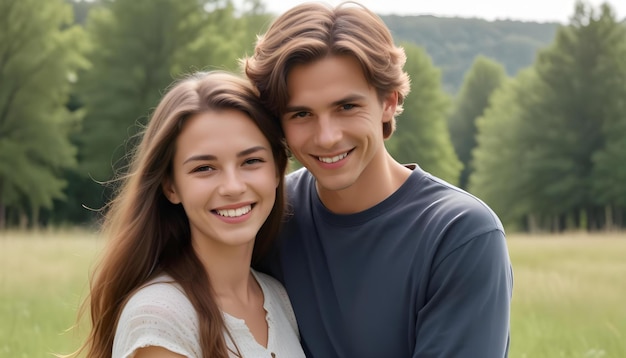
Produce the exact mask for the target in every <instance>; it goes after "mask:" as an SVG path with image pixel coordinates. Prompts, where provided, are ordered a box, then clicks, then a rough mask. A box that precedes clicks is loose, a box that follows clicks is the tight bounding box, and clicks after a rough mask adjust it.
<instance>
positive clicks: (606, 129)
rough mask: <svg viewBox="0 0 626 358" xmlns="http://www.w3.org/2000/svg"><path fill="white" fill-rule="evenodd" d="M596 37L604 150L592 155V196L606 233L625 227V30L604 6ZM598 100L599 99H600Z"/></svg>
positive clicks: (608, 8) (595, 71) (609, 9)
mask: <svg viewBox="0 0 626 358" xmlns="http://www.w3.org/2000/svg"><path fill="white" fill-rule="evenodd" d="M597 21H598V27H599V29H598V32H600V34H599V36H602V37H603V38H604V43H605V45H604V47H603V48H602V51H601V52H600V53H599V54H598V56H599V58H598V60H597V64H596V66H595V68H594V73H595V75H596V77H598V78H599V80H600V81H602V85H601V86H600V84H598V85H599V86H598V89H597V90H598V91H599V92H596V95H597V96H598V97H599V98H604V101H603V106H601V107H599V108H597V109H598V110H599V111H601V112H600V113H599V115H600V116H601V117H602V118H603V123H602V128H601V130H602V135H603V137H604V141H603V146H602V147H601V148H600V149H599V150H597V151H596V152H595V153H593V155H592V164H593V171H592V173H591V183H592V194H593V197H594V198H595V199H596V203H597V204H598V205H602V206H604V208H605V210H604V219H605V220H604V226H605V227H606V228H607V229H611V228H613V227H623V225H624V224H626V220H625V219H626V217H625V216H624V214H626V165H624V163H626V26H618V24H616V23H615V15H614V14H613V11H612V9H611V8H610V7H609V6H608V5H606V4H605V5H603V6H602V8H601V14H600V17H599V18H598V20H597ZM600 96H601V97H600Z"/></svg>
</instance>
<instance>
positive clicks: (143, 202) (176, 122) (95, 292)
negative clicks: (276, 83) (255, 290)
mask: <svg viewBox="0 0 626 358" xmlns="http://www.w3.org/2000/svg"><path fill="white" fill-rule="evenodd" d="M215 109H235V110H239V111H242V112H244V113H245V114H247V115H248V116H249V117H250V118H251V121H252V122H253V123H254V124H255V125H256V126H257V127H258V128H259V129H260V130H261V132H262V133H263V134H264V136H265V137H266V138H267V140H268V141H269V143H270V145H271V147H272V152H273V156H274V159H275V162H276V170H277V173H278V175H279V178H280V182H279V185H278V187H277V189H276V191H277V192H276V202H275V204H274V207H273V208H272V211H271V213H270V215H269V217H268V218H267V220H266V221H265V223H264V224H263V226H262V227H261V229H260V231H259V233H258V234H257V237H256V241H255V248H254V252H253V260H255V259H256V258H258V257H259V255H261V254H262V253H263V251H265V250H266V249H267V248H268V246H269V245H270V244H271V240H272V239H273V238H274V237H275V236H276V234H277V232H278V229H279V227H280V224H281V222H282V215H283V209H284V205H285V204H284V200H285V197H284V182H283V177H284V174H285V170H286V167H287V152H286V149H285V145H284V139H283V138H284V135H283V132H282V130H281V128H280V126H279V124H278V123H277V121H276V120H274V119H273V118H272V117H271V115H270V114H269V113H268V112H267V111H265V110H264V109H263V107H262V106H261V104H260V102H259V99H258V94H257V92H256V91H255V90H254V89H253V87H252V86H251V85H250V84H249V82H248V81H246V80H244V79H242V78H240V77H238V76H235V75H233V74H229V73H225V72H217V71H216V72H209V73H198V74H194V75H192V76H189V77H187V78H185V79H183V80H181V81H180V82H178V83H176V84H175V85H174V86H173V87H172V88H171V89H170V90H169V91H168V92H167V94H165V96H164V97H163V99H162V100H161V102H160V103H159V105H158V106H157V108H156V110H155V111H154V113H153V115H152V117H151V119H150V121H149V123H148V125H147V127H146V128H145V131H144V132H143V133H142V138H141V141H140V143H139V145H138V147H137V149H136V151H135V152H134V153H133V154H132V155H131V157H132V160H131V162H130V163H131V164H130V166H129V171H128V172H127V173H126V174H125V175H123V176H121V177H120V178H119V180H120V182H121V186H120V188H119V190H118V192H117V195H116V196H115V198H114V199H113V200H112V201H111V202H110V203H109V204H108V205H107V208H106V214H105V217H104V223H103V230H102V233H103V235H104V237H105V239H106V240H108V242H107V245H106V248H105V250H104V252H103V256H102V258H101V261H100V262H99V265H98V266H97V267H96V270H95V271H94V274H93V276H92V279H91V285H90V293H89V297H88V298H87V300H86V301H85V304H84V305H83V310H82V311H83V312H84V311H85V310H86V308H85V307H88V309H89V310H90V313H91V323H92V327H91V331H90V333H89V336H88V338H87V340H86V342H85V343H84V345H83V346H82V347H81V348H80V349H79V351H78V352H76V355H79V354H81V353H86V354H87V356H88V357H90V358H105V357H107V358H109V357H111V352H112V347H113V339H114V335H115V330H116V326H117V321H118V319H119V316H120V314H121V311H122V309H123V307H124V304H125V303H126V301H127V300H128V299H129V297H130V296H131V295H132V294H133V293H134V292H135V291H136V290H137V289H138V288H140V287H141V286H142V285H144V284H145V283H146V282H148V281H149V280H151V279H152V278H154V277H155V276H158V275H160V274H162V273H167V274H169V275H170V276H172V277H173V278H174V280H176V281H177V282H178V283H179V284H180V285H181V286H182V288H183V289H184V291H185V293H186V295H187V297H188V298H189V300H190V301H191V303H192V304H193V307H194V308H195V310H196V313H197V315H198V318H199V330H200V332H199V333H200V336H199V337H197V339H199V341H200V346H201V348H202V356H203V357H204V358H209V357H211V358H215V357H220V358H221V357H223V358H227V357H228V351H227V347H226V343H225V340H224V329H225V325H224V321H223V316H222V313H221V311H220V309H219V307H218V305H217V303H216V301H215V298H214V295H213V291H212V288H211V285H210V283H209V277H208V274H207V272H206V271H205V269H204V267H203V266H202V264H201V262H200V260H199V259H198V257H197V256H196V254H195V252H194V251H193V249H192V246H191V235H190V229H189V222H188V219H187V216H186V215H185V212H184V210H183V208H182V206H181V205H180V204H179V205H174V204H172V203H170V202H169V201H168V200H167V199H166V197H165V195H164V194H163V192H162V189H161V184H162V182H163V180H164V179H165V178H167V177H168V176H170V175H171V162H172V158H173V155H174V144H175V140H176V138H177V136H178V134H179V132H180V129H181V127H182V124H183V122H184V121H185V119H186V118H188V117H189V116H191V115H193V114H196V113H201V112H204V111H208V110H215Z"/></svg>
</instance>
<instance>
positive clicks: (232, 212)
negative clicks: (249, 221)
mask: <svg viewBox="0 0 626 358" xmlns="http://www.w3.org/2000/svg"><path fill="white" fill-rule="evenodd" d="M250 210H252V205H246V206H242V207H241V208H237V209H228V210H215V211H216V212H217V215H219V216H226V217H229V218H236V217H238V216H241V215H245V214H247V213H249V212H250Z"/></svg>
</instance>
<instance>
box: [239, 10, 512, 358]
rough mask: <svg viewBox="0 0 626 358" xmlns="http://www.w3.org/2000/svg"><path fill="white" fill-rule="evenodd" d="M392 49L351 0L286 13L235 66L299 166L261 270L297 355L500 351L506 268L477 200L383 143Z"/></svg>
mask: <svg viewBox="0 0 626 358" xmlns="http://www.w3.org/2000/svg"><path fill="white" fill-rule="evenodd" d="M404 62H405V55H404V51H403V50H402V49H401V48H399V47H396V46H395V45H394V43H393V39H392V36H391V34H390V32H389V30H388V28H387V27H386V26H385V25H384V23H383V22H382V20H381V19H380V18H379V17H378V16H376V15H375V14H373V13H372V12H371V11H369V10H367V9H365V8H363V7H361V6H358V5H356V4H354V3H350V4H347V3H346V4H341V5H339V6H337V7H335V8H333V7H329V6H326V5H323V4H316V3H309V4H302V5H298V6H296V7H294V8H292V9H291V10H289V11H287V12H286V13H284V14H283V15H282V16H279V17H278V18H277V19H276V20H275V21H274V23H273V24H272V25H271V27H270V28H269V30H268V31H267V33H266V34H265V35H264V36H263V37H261V38H260V39H259V41H258V43H257V45H256V48H255V52H254V55H253V56H252V57H250V58H248V59H246V60H245V61H244V67H245V71H246V74H247V76H248V77H249V78H250V79H251V80H252V82H253V83H254V84H255V85H256V87H257V88H258V89H259V91H260V95H261V98H262V99H263V101H264V103H265V104H266V105H267V106H268V107H269V108H270V109H271V110H272V111H273V112H274V114H275V115H276V116H277V118H280V121H281V123H282V127H283V129H284V131H285V135H286V139H287V144H288V145H289V148H290V150H291V152H292V153H293V155H294V156H295V157H296V158H297V159H298V160H299V161H300V162H301V163H302V164H303V165H304V167H305V168H303V169H301V170H298V171H296V172H294V173H292V174H290V175H289V177H288V198H289V201H290V206H291V210H292V215H291V216H290V217H289V219H288V220H287V222H286V223H285V227H284V229H283V232H282V234H281V237H280V240H279V245H278V247H277V250H276V252H275V253H276V255H277V256H272V257H268V259H267V260H266V263H267V264H268V265H265V266H267V267H265V269H266V270H267V271H269V272H270V273H272V274H273V275H275V276H276V277H278V278H279V279H280V280H281V281H282V282H283V283H284V284H285V286H286V288H287V291H288V293H289V296H290V298H291V301H292V304H293V307H294V309H295V312H296V317H297V320H298V324H299V326H300V333H301V336H302V341H303V342H302V343H303V346H304V348H305V352H306V353H307V355H308V356H311V357H320V358H332V357H346V358H356V357H359V358H367V357H376V358H380V357H394V358H402V357H413V358H417V357H445V358H455V357H459V358H461V357H462V358H491V357H494V358H496V357H497V358H500V357H506V356H507V352H508V345H509V314H510V300H511V293H512V281H513V278H512V270H511V265H510V260H509V255H508V251H507V246H506V240H505V235H504V230H503V228H502V225H501V223H500V221H499V220H498V218H497V217H496V215H495V214H494V213H493V212H492V211H491V210H490V209H489V208H488V207H487V206H486V205H485V204H484V203H483V202H481V201H480V200H478V199H477V198H475V197H473V196H472V195H470V194H468V193H466V192H464V191H462V190H460V189H458V188H455V187H453V186H451V185H450V184H447V183H445V182H444V181H442V180H440V179H438V178H436V177H434V176H432V175H430V174H429V173H427V172H425V171H423V170H422V169H420V168H419V166H417V165H415V164H412V165H402V164H400V163H398V162H397V161H396V160H394V159H393V158H392V157H391V155H390V154H389V153H388V152H387V149H386V148H385V144H384V140H385V139H387V138H389V136H391V134H392V133H393V131H394V128H395V116H396V115H397V114H398V113H400V112H401V110H402V104H403V101H404V99H405V97H406V95H407V93H408V92H409V79H408V76H407V74H406V73H405V72H404V71H403V66H404Z"/></svg>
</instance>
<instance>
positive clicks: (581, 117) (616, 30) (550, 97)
mask: <svg viewBox="0 0 626 358" xmlns="http://www.w3.org/2000/svg"><path fill="white" fill-rule="evenodd" d="M570 22H571V23H570V24H569V25H568V26H566V27H562V28H560V29H559V30H558V32H557V36H556V40H555V43H554V44H553V45H552V46H551V47H549V48H548V49H546V50H544V51H542V52H541V53H540V54H539V57H538V61H537V63H536V65H535V67H536V70H537V74H538V79H539V82H540V84H539V86H538V88H537V93H538V94H539V98H540V100H539V101H538V102H537V103H536V104H535V105H533V106H532V107H529V108H527V109H526V111H525V114H526V115H525V123H527V126H526V129H527V130H526V131H525V134H524V135H525V136H527V139H528V141H529V142H530V143H533V144H535V146H534V147H533V148H530V149H529V150H530V153H531V154H533V155H534V158H533V161H532V162H531V165H530V166H529V168H528V170H529V171H530V173H531V175H532V177H533V178H534V181H535V187H536V188H537V190H538V191H539V192H540V194H541V195H542V197H543V203H542V205H541V212H540V213H539V214H540V215H542V216H544V217H546V216H548V217H551V219H550V221H552V225H551V226H552V229H553V230H561V229H564V228H588V229H593V228H597V227H600V226H601V225H602V221H603V220H602V219H601V218H602V216H603V212H604V209H603V206H602V205H598V203H597V199H596V198H595V195H594V190H593V187H594V184H593V182H594V176H593V174H592V173H593V172H594V163H593V157H594V155H595V153H596V152H598V151H600V150H602V148H604V147H605V143H606V137H605V135H604V133H603V128H606V126H607V121H611V118H612V117H614V116H616V115H617V116H619V114H617V113H616V109H617V112H619V108H620V107H621V106H622V105H621V104H620V103H621V102H623V101H624V90H623V89H622V90H616V89H617V88H618V86H616V85H609V84H611V83H614V82H613V81H614V80H615V77H617V78H618V81H619V78H620V77H621V78H623V75H621V74H620V73H619V72H617V68H616V66H614V65H610V64H612V63H613V64H619V63H620V62H622V61H623V54H620V53H619V52H616V50H615V49H616V48H619V47H623V41H624V37H623V35H620V34H622V33H623V25H621V24H620V23H618V22H617V21H616V19H615V15H614V14H613V12H612V11H611V8H610V7H609V6H608V5H603V6H602V7H601V8H600V12H599V14H598V12H596V10H595V9H594V8H592V7H591V6H589V5H585V4H583V3H581V2H578V3H577V4H576V8H575V13H574V15H573V16H572V18H571V21H570ZM616 56H617V58H616ZM622 81H623V80H622ZM621 84H622V86H623V82H621ZM607 85H609V86H607ZM622 115H623V114H622Z"/></svg>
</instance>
